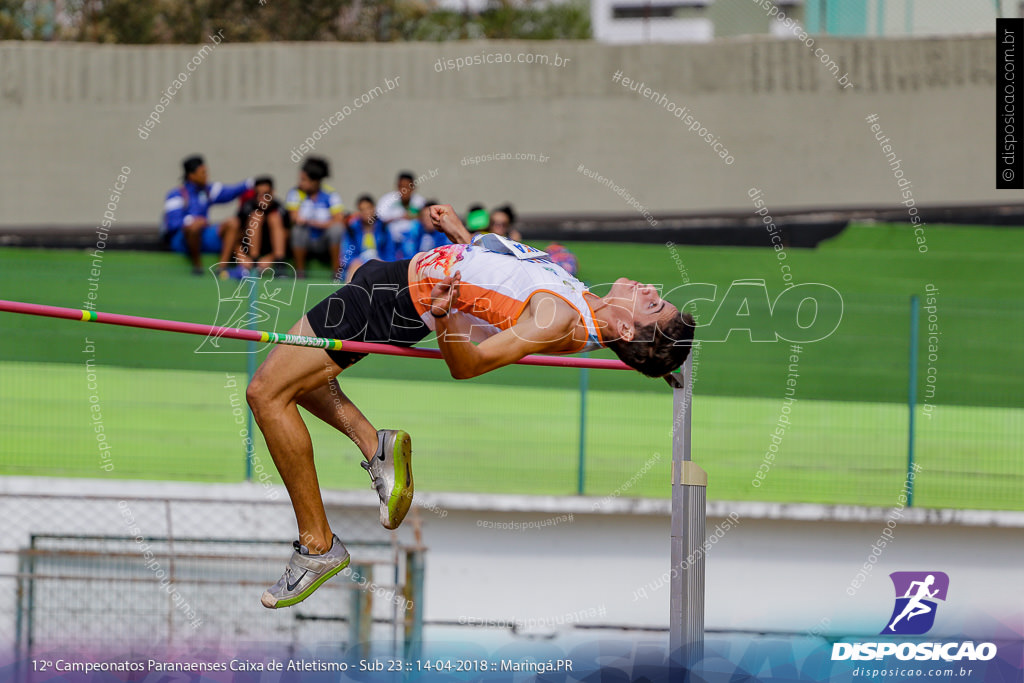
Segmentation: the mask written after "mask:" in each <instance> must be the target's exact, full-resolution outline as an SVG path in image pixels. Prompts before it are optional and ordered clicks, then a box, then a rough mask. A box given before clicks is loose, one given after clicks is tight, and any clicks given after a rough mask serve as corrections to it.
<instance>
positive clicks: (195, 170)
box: [163, 154, 253, 275]
mask: <svg viewBox="0 0 1024 683" xmlns="http://www.w3.org/2000/svg"><path fill="white" fill-rule="evenodd" d="M181 165H182V169H183V171H184V173H183V178H182V184H181V185H180V186H179V187H176V188H174V189H173V190H171V191H170V192H168V193H167V198H166V199H164V220H163V238H164V242H165V243H166V244H167V246H169V247H170V248H171V249H173V250H174V251H176V252H178V253H179V254H186V255H187V256H188V257H189V260H190V261H191V262H192V273H193V274H195V275H202V274H203V262H202V256H201V255H202V254H203V253H213V254H217V253H219V254H220V263H221V264H224V265H222V268H223V267H226V264H227V262H228V260H229V259H230V258H231V250H232V248H233V246H234V244H235V240H237V239H238V226H239V223H238V217H237V216H232V217H231V218H229V219H227V220H226V221H224V222H223V223H221V224H220V225H213V224H211V223H210V219H209V212H210V205H211V204H224V203H227V202H230V201H232V200H233V199H235V198H236V197H238V196H239V195H240V194H242V193H243V192H244V191H245V190H246V189H247V188H251V187H252V186H253V181H252V178H249V179H247V180H244V181H242V182H240V183H236V184H234V185H225V184H223V183H213V184H212V185H211V184H209V182H208V180H209V178H208V175H207V170H206V162H204V161H203V157H201V156H199V155H198V154H196V155H193V156H190V157H187V158H186V159H184V160H183V161H182V162H181Z"/></svg>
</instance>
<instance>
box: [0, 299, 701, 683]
mask: <svg viewBox="0 0 1024 683" xmlns="http://www.w3.org/2000/svg"><path fill="white" fill-rule="evenodd" d="M0 312H8V313H22V314H27V315H38V316H44V317H48V318H60V319H63V320H76V321H81V322H96V323H106V324H109V325H122V326H126V327H138V328H143V329H150V330H162V331H165V332H180V333H185V334H196V335H203V336H206V337H216V338H225V339H240V340H243V341H254V342H262V343H269V344H284V345H289V346H308V347H313V348H321V349H329V350H345V351H352V352H354V353H378V354H383V355H389V356H408V357H412V358H433V359H439V358H442V356H441V351H440V350H439V349H428V348H407V347H403V346H393V345H391V344H375V343H369V342H357V341H343V340H340V339H326V338H322V337H306V336H302V335H294V334H284V333H280V332H261V331H259V330H246V329H239V328H236V327H221V326H216V325H203V324H199V323H187V322H180V321H175V320H162V319H160V318H143V317H139V316H134V315H122V314H118V313H103V312H100V311H89V310H82V309H76V308H61V307H58V306H45V305H42V304H33V303H25V302H21V301H6V300H3V299H0ZM516 363H517V364H519V365H539V366H548V367H570V368H593V369H600V370H631V369H632V368H630V367H629V366H628V365H626V364H625V363H623V362H622V361H618V360H612V359H607V358H577V357H568V356H526V357H525V358H522V359H521V360H519V361H516ZM668 380H669V384H670V385H671V386H672V405H673V419H672V534H671V561H672V566H671V583H670V585H671V591H670V595H669V607H670V612H669V653H670V663H671V664H672V665H673V667H675V668H677V669H679V670H680V671H682V670H685V669H690V668H691V667H692V666H693V665H694V664H695V663H696V662H698V661H699V660H700V659H701V658H702V657H703V653H704V552H703V549H702V546H703V544H704V533H705V517H706V514H707V503H706V500H707V498H706V487H707V474H706V473H705V472H704V470H702V469H701V468H700V467H698V466H697V465H696V464H694V463H693V461H692V460H691V451H690V446H691V444H690V429H691V417H692V415H691V412H692V411H691V404H692V401H693V354H692V353H691V354H690V355H689V356H688V357H687V359H686V362H685V363H683V367H682V368H681V369H680V370H679V371H677V372H673V373H671V374H669V375H668Z"/></svg>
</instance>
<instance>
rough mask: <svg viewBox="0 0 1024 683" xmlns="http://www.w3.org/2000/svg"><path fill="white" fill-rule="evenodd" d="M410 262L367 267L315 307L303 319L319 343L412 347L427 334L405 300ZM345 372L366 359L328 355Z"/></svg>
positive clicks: (360, 355)
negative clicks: (323, 340)
mask: <svg viewBox="0 0 1024 683" xmlns="http://www.w3.org/2000/svg"><path fill="white" fill-rule="evenodd" d="M409 263H410V262H409V260H408V259H407V260H404V261H394V262H391V263H386V262H384V261H368V262H367V263H365V264H363V265H362V266H361V267H360V268H359V270H357V271H356V274H355V277H353V278H352V282H350V283H348V284H347V285H345V286H343V287H341V288H340V289H338V291H336V292H335V293H334V294H331V295H330V296H329V297H327V298H326V299H324V300H323V301H321V302H320V303H318V304H317V305H316V306H314V307H313V308H311V309H310V311H309V313H307V314H306V318H307V319H308V320H309V324H310V326H311V327H312V328H313V333H314V334H316V336H318V337H327V338H330V339H341V340H342V341H365V342H376V343H380V344H395V345H396V346H412V345H413V344H415V343H416V342H418V341H420V340H421V339H423V338H424V337H426V336H427V335H428V334H430V328H428V327H427V326H426V325H425V324H424V323H423V320H422V319H421V318H420V316H419V314H418V313H417V312H416V308H415V306H413V305H412V296H411V295H410V294H409ZM327 354H328V355H329V356H330V357H331V360H333V361H334V362H335V363H337V364H338V365H339V366H341V369H342V370H344V369H345V368H347V367H350V366H351V365H353V364H355V363H356V362H358V361H360V360H362V359H363V358H365V357H366V355H367V354H365V353H351V352H349V351H343V350H342V351H332V350H328V351H327Z"/></svg>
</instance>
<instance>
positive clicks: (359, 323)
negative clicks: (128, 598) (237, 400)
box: [246, 205, 694, 608]
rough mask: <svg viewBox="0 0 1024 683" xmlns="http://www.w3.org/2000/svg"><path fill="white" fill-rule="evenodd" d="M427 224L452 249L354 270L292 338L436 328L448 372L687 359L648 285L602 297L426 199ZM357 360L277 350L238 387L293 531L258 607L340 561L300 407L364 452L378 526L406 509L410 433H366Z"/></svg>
mask: <svg viewBox="0 0 1024 683" xmlns="http://www.w3.org/2000/svg"><path fill="white" fill-rule="evenodd" d="M430 219H431V222H432V223H433V224H434V227H435V228H437V229H438V230H441V231H442V232H444V233H445V234H446V235H447V236H448V237H449V239H451V240H452V242H453V243H454V244H450V245H445V246H441V247H437V248H436V249H432V250H430V251H427V252H422V253H419V254H416V256H414V257H413V258H412V259H407V260H403V261H396V262H392V263H384V262H380V261H371V262H369V263H367V264H365V265H363V266H362V267H361V268H359V270H358V271H356V275H355V277H354V279H353V280H352V282H351V283H349V284H347V285H345V286H343V287H341V288H340V289H338V290H337V291H336V292H335V293H333V294H331V295H330V296H329V297H327V298H326V299H324V300H323V301H321V302H320V303H318V304H317V305H316V306H314V307H313V308H312V309H311V310H310V311H309V312H307V313H306V315H305V316H303V317H302V319H301V320H299V321H298V322H297V323H296V324H295V325H294V326H293V327H292V329H291V333H292V334H297V335H310V334H312V335H316V336H318V337H327V338H333V339H341V340H356V341H369V342H387V343H390V344H395V345H399V346H412V345H414V344H415V343H416V342H418V341H420V340H422V339H424V338H425V337H426V336H427V335H429V334H430V333H431V332H436V333H437V342H438V346H439V347H440V349H441V354H442V356H443V357H444V360H445V362H446V363H447V365H448V369H449V370H450V371H451V375H452V377H454V378H455V379H468V378H470V377H476V376H478V375H482V374H484V373H486V372H490V371H491V370H494V369H497V368H500V367H503V366H505V365H509V364H512V363H515V362H517V361H519V360H521V359H522V358H524V357H525V356H527V355H530V354H535V353H546V354H572V353H580V352H583V351H589V350H593V349H597V348H600V347H607V348H610V349H611V350H612V351H614V352H615V354H616V355H617V356H618V357H619V358H620V359H621V360H622V361H623V362H624V363H626V364H627V365H629V366H630V367H632V368H634V369H636V370H638V371H640V372H642V373H643V374H645V375H647V376H649V377H662V376H664V375H666V374H668V373H669V372H672V371H673V370H675V369H677V368H679V367H680V366H681V365H682V364H683V361H684V360H686V356H687V355H688V353H689V351H690V346H691V343H692V341H693V334H694V322H693V318H692V317H691V316H690V315H689V314H688V313H683V312H681V311H680V310H679V309H678V308H676V307H675V306H673V305H672V304H671V303H669V302H668V301H666V300H665V299H662V298H661V296H660V295H659V292H658V289H657V288H656V287H655V286H653V285H648V284H641V283H639V282H636V281H633V280H628V279H626V278H620V279H618V280H616V281H615V283H614V284H613V285H612V286H611V289H610V290H609V292H608V293H607V294H606V295H604V296H598V295H596V294H593V293H591V292H590V291H589V290H588V289H587V287H586V286H585V285H584V284H583V283H582V282H580V281H579V280H577V279H576V278H574V277H573V276H571V275H569V273H567V272H566V271H565V270H564V269H563V268H561V267H560V266H559V265H557V264H556V263H554V262H552V261H551V259H549V258H547V255H546V254H545V253H544V252H542V251H539V250H537V249H533V248H532V247H528V246H526V245H523V244H520V243H518V242H514V241H512V240H508V239H506V238H503V237H500V236H498V235H494V234H488V235H481V236H478V237H477V238H476V239H475V240H471V238H470V237H471V236H470V233H469V231H468V230H467V229H466V228H465V226H464V225H463V224H462V222H461V221H460V220H459V218H458V216H457V215H456V214H455V211H454V210H453V209H452V207H451V206H448V205H436V206H433V207H431V209H430ZM365 355H366V354H361V353H352V352H346V351H343V350H325V349H318V348H309V347H301V346H278V347H275V348H274V349H273V350H272V351H271V352H270V354H269V355H268V356H267V358H266V360H265V361H264V362H263V364H262V365H261V366H260V368H259V370H258V371H257V372H256V374H255V375H254V376H253V378H252V381H251V382H250V384H249V387H248V390H247V391H246V398H247V400H248V402H249V405H250V406H251V408H252V411H253V415H254V416H255V418H256V422H257V424H258V425H259V428H260V431H262V433H263V436H264V438H265V439H266V442H267V448H268V449H269V451H270V454H271V455H272V456H273V458H274V464H275V465H276V466H277V469H278V472H280V474H281V478H282V480H283V481H284V484H285V487H286V488H287V490H288V495H289V496H290V498H291V502H292V507H293V508H294V511H295V518H296V521H297V523H298V531H299V539H298V540H297V541H295V542H294V548H295V550H294V552H293V553H292V556H291V559H290V561H289V563H288V567H287V569H286V570H285V573H284V575H283V576H282V577H281V579H280V580H279V581H278V582H277V583H276V584H274V585H273V586H272V587H271V588H269V589H268V590H267V591H266V592H264V594H263V598H262V602H263V604H264V605H265V606H266V607H271V608H277V607H288V606H290V605H294V604H296V603H298V602H301V601H302V600H305V599H306V598H307V597H309V596H310V595H311V594H312V593H313V591H315V590H316V589H317V588H319V587H320V585H321V584H323V582H324V581H326V580H327V579H329V578H331V577H332V576H334V575H335V574H337V573H338V572H340V571H341V570H343V569H344V568H345V567H346V566H348V564H349V560H350V558H349V553H348V551H347V550H346V549H345V546H344V545H343V544H342V542H341V540H340V539H339V538H338V537H337V536H336V535H335V534H334V533H333V531H332V530H331V527H330V524H329V523H328V520H327V514H326V512H325V511H324V504H323V499H322V498H321V495H320V485H319V482H318V480H317V473H316V468H315V466H314V462H313V444H312V441H311V440H310V436H309V431H308V430H307V428H306V424H305V423H304V422H303V419H302V415H301V414H300V413H299V406H302V407H303V408H305V409H306V410H308V411H309V412H310V413H312V414H313V415H315V416H316V417H318V418H319V419H321V420H323V421H324V422H326V423H327V424H329V425H331V426H332V427H334V428H336V429H337V430H339V431H340V432H342V433H343V434H345V435H346V436H348V437H349V438H350V439H351V440H352V441H353V442H354V443H355V445H356V446H357V447H358V448H359V450H360V451H361V452H362V454H363V457H364V458H365V461H364V462H363V463H362V466H363V467H364V468H365V469H366V470H367V472H368V473H369V475H370V478H371V480H372V482H373V486H374V488H375V489H376V490H377V493H378V495H379V497H380V521H381V524H382V525H383V526H384V527H385V528H388V529H394V528H397V527H398V525H399V524H401V523H402V520H403V519H404V518H405V515H406V513H407V512H408V511H409V507H410V505H411V504H412V498H413V477H412V441H411V439H410V437H409V434H407V433H406V432H404V431H401V430H395V429H381V430H378V429H376V428H375V427H374V426H373V425H372V424H371V423H370V421H369V420H368V419H367V418H366V416H364V415H363V413H362V412H361V411H360V410H359V408H357V407H356V406H355V404H353V403H352V401H351V400H349V398H348V397H347V396H346V395H345V394H344V393H343V392H342V390H341V387H340V385H339V384H338V379H337V377H338V375H339V374H340V373H341V372H342V371H343V370H345V369H346V368H348V367H351V366H352V365H353V364H354V363H356V362H358V361H359V360H361V359H362V358H364V357H365Z"/></svg>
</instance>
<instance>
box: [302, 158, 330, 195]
mask: <svg viewBox="0 0 1024 683" xmlns="http://www.w3.org/2000/svg"><path fill="white" fill-rule="evenodd" d="M329 175H331V167H330V165H329V164H328V163H327V159H324V158H323V157H306V160H305V161H304V162H302V168H301V169H300V170H299V189H300V190H302V191H303V192H305V193H306V194H311V193H315V192H319V191H320V181H322V180H323V179H324V178H326V177H328V176H329Z"/></svg>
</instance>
